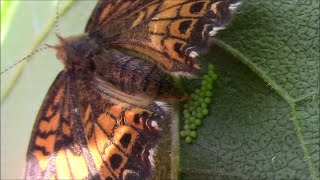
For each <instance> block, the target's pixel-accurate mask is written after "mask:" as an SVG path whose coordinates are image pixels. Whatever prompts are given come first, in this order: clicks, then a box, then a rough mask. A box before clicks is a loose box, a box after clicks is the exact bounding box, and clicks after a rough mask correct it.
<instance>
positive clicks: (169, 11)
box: [86, 0, 240, 74]
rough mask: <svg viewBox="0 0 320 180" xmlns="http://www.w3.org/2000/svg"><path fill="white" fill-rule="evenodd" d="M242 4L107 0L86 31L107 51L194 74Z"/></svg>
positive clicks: (235, 0)
mask: <svg viewBox="0 0 320 180" xmlns="http://www.w3.org/2000/svg"><path fill="white" fill-rule="evenodd" d="M239 4H240V3H239V0H174V1H173V0H141V1H124V0H114V1H112V0H111V1H109V0H106V1H103V0H101V1H99V4H98V5H97V7H96V9H95V11H94V13H93V16H92V18H91V20H90V21H89V24H88V26H87V28H86V31H87V32H88V33H89V35H91V36H98V37H99V38H101V39H102V41H103V42H105V44H106V46H111V47H115V48H124V49H128V50H132V51H136V52H138V53H141V54H143V55H146V56H148V57H149V58H151V59H153V60H155V61H157V62H159V63H160V64H161V65H162V66H163V67H164V68H165V69H167V70H168V71H170V72H172V73H177V74H194V73H196V72H197V69H198V65H197V62H196V59H197V56H198V55H199V54H201V53H203V52H205V51H206V49H207V46H208V41H209V39H210V38H209V37H210V36H214V35H215V34H216V33H217V32H218V31H219V30H221V29H224V28H225V26H227V25H228V24H229V22H230V18H231V13H232V11H233V10H234V9H235V8H236V7H237V5H239ZM113 12H115V13H114V14H113ZM93 17H96V18H93Z"/></svg>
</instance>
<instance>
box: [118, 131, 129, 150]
mask: <svg viewBox="0 0 320 180" xmlns="http://www.w3.org/2000/svg"><path fill="white" fill-rule="evenodd" d="M130 142H131V134H128V133H125V134H124V135H123V136H122V137H121V139H120V143H121V145H122V147H124V148H127V147H128V146H129V144H130Z"/></svg>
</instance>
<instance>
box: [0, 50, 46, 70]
mask: <svg viewBox="0 0 320 180" xmlns="http://www.w3.org/2000/svg"><path fill="white" fill-rule="evenodd" d="M48 48H49V47H47V46H45V47H41V48H39V49H36V50H35V51H33V52H31V53H30V54H29V55H27V56H26V57H24V58H23V59H21V60H19V61H18V62H16V63H14V64H12V65H11V66H9V67H7V68H6V69H4V70H3V71H1V73H0V74H3V73H5V72H7V71H9V70H10V69H11V68H13V67H15V66H16V65H18V64H20V63H22V62H23V61H25V60H28V59H29V58H30V57H31V56H33V55H34V54H36V53H38V52H40V51H43V50H46V49H48Z"/></svg>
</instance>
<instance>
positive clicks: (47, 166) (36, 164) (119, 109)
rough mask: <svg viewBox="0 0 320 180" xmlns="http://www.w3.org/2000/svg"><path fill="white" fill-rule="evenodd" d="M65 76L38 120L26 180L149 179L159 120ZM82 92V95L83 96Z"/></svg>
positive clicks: (55, 85)
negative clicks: (156, 122) (155, 123)
mask: <svg viewBox="0 0 320 180" xmlns="http://www.w3.org/2000/svg"><path fill="white" fill-rule="evenodd" d="M80 77H83V76H82V75H75V74H70V73H68V72H62V73H61V74H60V75H59V76H58V77H57V79H56V81H55V82H54V83H53V85H52V86H51V88H50V90H49V92H48V94H47V96H46V99H45V100H44V102H43V105H42V107H41V109H40V112H39V115H38V117H37V120H36V123H35V126H34V129H33V133H32V138H31V141H30V145H29V149H28V153H27V166H26V171H25V178H26V179H86V178H89V179H95V178H97V179H108V180H115V179H130V178H135V179H146V178H147V177H149V176H150V174H151V169H152V162H151V161H150V155H152V154H150V153H152V150H153V148H154V146H155V145H156V144H157V141H158V139H159V134H158V129H154V127H152V125H151V124H150V123H151V122H152V120H153V119H155V120H157V119H160V117H159V116H157V115H156V114H155V113H154V112H153V111H152V110H150V109H148V108H146V107H137V106H133V105H131V104H129V103H127V102H123V101H119V100H117V99H114V98H113V97H110V96H108V95H107V94H108V92H105V93H99V92H103V91H107V90H105V89H100V90H98V89H97V88H96V87H97V86H93V85H92V82H91V81H89V79H90V78H88V79H87V78H80ZM79 90H81V91H79Z"/></svg>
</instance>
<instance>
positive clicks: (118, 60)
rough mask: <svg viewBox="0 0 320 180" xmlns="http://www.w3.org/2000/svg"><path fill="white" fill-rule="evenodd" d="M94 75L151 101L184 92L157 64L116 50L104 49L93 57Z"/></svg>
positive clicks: (176, 96)
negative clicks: (176, 86)
mask: <svg viewBox="0 0 320 180" xmlns="http://www.w3.org/2000/svg"><path fill="white" fill-rule="evenodd" d="M93 59H94V60H93V61H94V63H95V66H96V70H95V76H97V78H99V79H100V80H101V81H105V82H106V83H110V84H111V85H112V86H113V87H115V88H116V89H118V90H119V91H121V92H124V93H127V94H129V95H133V96H136V95H138V96H139V95H141V96H143V97H145V98H147V99H150V100H161V99H165V100H170V99H180V98H181V96H182V95H184V94H183V93H179V94H178V92H179V90H177V89H176V88H175V85H174V80H173V78H172V77H171V76H169V75H167V74H166V73H165V72H163V70H162V69H160V68H159V67H158V66H157V65H156V64H154V63H151V62H149V61H147V60H143V59H140V58H137V57H132V56H129V55H127V54H125V53H122V52H120V51H116V50H104V51H103V52H102V53H101V54H99V55H98V56H95V57H94V58H93Z"/></svg>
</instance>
